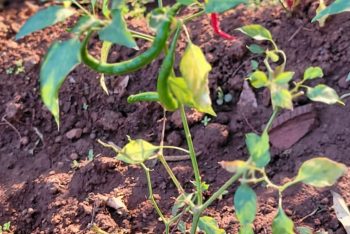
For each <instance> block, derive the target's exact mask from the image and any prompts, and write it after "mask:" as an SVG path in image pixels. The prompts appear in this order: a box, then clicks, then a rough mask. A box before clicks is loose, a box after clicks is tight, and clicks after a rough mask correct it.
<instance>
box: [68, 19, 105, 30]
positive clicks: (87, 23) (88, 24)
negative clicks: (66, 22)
mask: <svg viewBox="0 0 350 234" xmlns="http://www.w3.org/2000/svg"><path fill="white" fill-rule="evenodd" d="M100 25H101V21H100V20H98V19H97V18H95V17H91V16H89V15H83V16H81V17H80V18H79V20H78V22H77V23H76V24H75V25H74V27H73V28H72V29H71V30H70V32H71V33H75V34H82V33H84V32H86V31H88V30H89V29H90V28H92V27H97V26H100Z"/></svg>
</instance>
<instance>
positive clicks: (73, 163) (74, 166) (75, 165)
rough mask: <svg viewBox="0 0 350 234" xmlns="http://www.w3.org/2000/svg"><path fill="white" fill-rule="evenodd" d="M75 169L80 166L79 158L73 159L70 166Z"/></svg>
mask: <svg viewBox="0 0 350 234" xmlns="http://www.w3.org/2000/svg"><path fill="white" fill-rule="evenodd" d="M70 167H71V168H72V169H73V170H77V169H79V168H80V163H79V162H78V161H77V160H73V162H72V164H71V166H70Z"/></svg>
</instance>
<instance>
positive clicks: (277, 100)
mask: <svg viewBox="0 0 350 234" xmlns="http://www.w3.org/2000/svg"><path fill="white" fill-rule="evenodd" d="M271 101H272V106H273V108H274V109H275V108H276V107H281V108H285V109H289V110H292V109H293V101H292V94H291V93H290V92H289V91H288V89H285V88H281V87H279V86H277V85H276V86H273V87H272V88H271Z"/></svg>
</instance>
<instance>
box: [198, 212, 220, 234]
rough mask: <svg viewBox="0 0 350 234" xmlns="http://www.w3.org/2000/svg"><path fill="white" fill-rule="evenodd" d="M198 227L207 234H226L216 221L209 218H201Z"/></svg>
mask: <svg viewBox="0 0 350 234" xmlns="http://www.w3.org/2000/svg"><path fill="white" fill-rule="evenodd" d="M198 227H199V229H200V230H201V231H203V232H204V233H205V234H225V233H226V232H225V230H224V229H221V228H219V226H218V223H217V222H216V220H215V219H214V218H212V217H209V216H203V217H200V218H199V223H198Z"/></svg>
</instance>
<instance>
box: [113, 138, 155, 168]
mask: <svg viewBox="0 0 350 234" xmlns="http://www.w3.org/2000/svg"><path fill="white" fill-rule="evenodd" d="M158 148H159V147H157V146H154V145H152V144H151V143H148V142H147V141H144V140H142V139H137V140H131V139H129V143H128V144H126V145H125V146H124V148H123V149H122V150H120V151H119V153H118V155H117V159H118V160H121V161H123V162H125V163H128V164H141V163H144V162H145V161H146V160H148V159H149V158H150V157H151V156H153V155H154V153H155V151H156V150H157V149H158Z"/></svg>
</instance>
